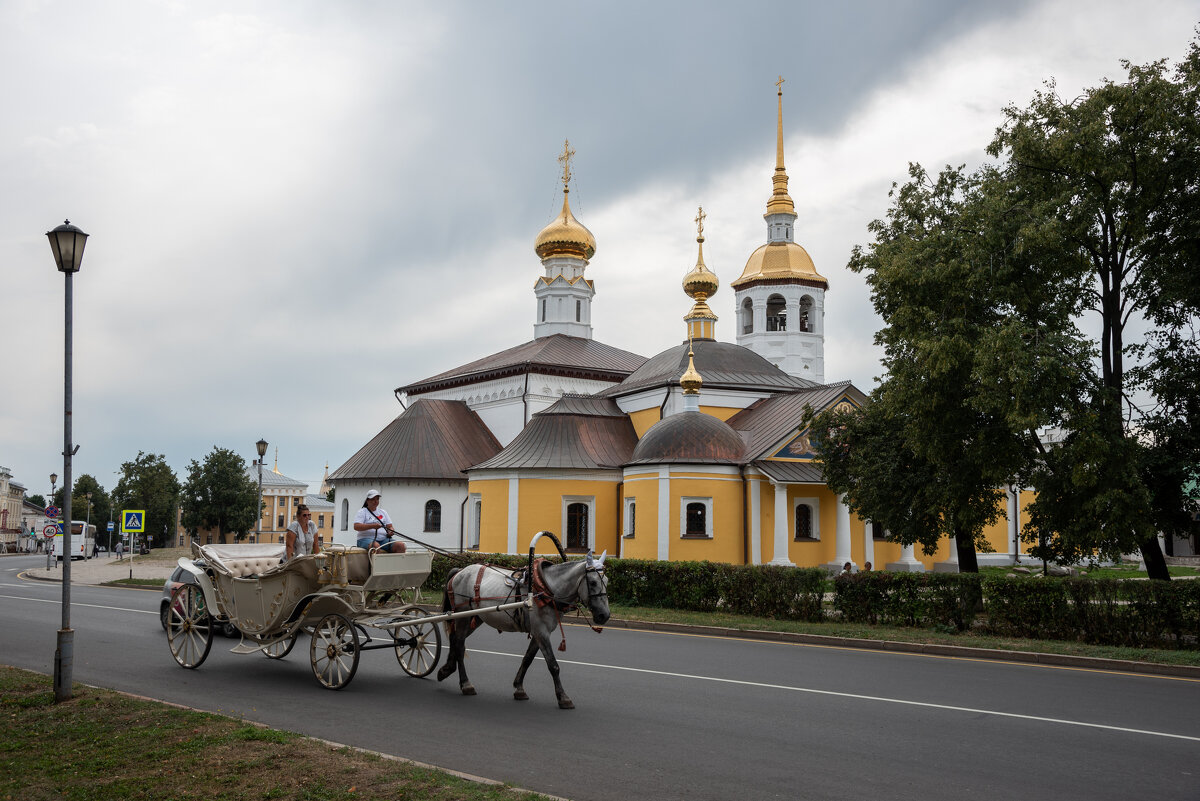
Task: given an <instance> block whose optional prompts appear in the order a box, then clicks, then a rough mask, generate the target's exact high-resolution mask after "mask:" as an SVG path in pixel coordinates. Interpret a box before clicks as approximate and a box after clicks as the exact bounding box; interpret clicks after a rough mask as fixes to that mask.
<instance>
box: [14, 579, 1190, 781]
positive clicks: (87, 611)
mask: <svg viewBox="0 0 1200 801" xmlns="http://www.w3.org/2000/svg"><path fill="white" fill-rule="evenodd" d="M43 558H44V557H43ZM24 561H25V560H24V559H23V558H21V559H16V558H8V559H4V560H0V662H3V663H6V664H12V665H17V666H20V667H26V668H30V669H33V670H38V671H41V672H45V673H50V672H52V668H53V657H54V647H55V631H56V630H57V628H58V625H59V620H60V615H61V611H60V607H59V603H58V599H59V598H60V597H61V587H60V586H59V585H57V584H49V583H43V582H27V581H21V580H19V579H18V578H17V573H16V571H15V568H17V567H19V565H18V564H17V562H24ZM34 561H35V562H36V558H35V559H34ZM158 598H159V596H158V594H157V593H155V592H139V591H132V590H119V589H107V588H99V587H84V586H75V587H73V588H72V613H71V620H72V626H73V628H75V630H76V634H75V668H74V678H75V680H76V681H80V682H85V683H89V684H96V685H100V686H105V687H111V688H114V689H118V690H124V691H128V692H133V693H137V694H141V695H146V696H151V697H155V698H161V699H164V700H168V701H173V702H176V703H181V704H186V705H188V706H193V707H197V708H201V709H206V710H211V711H216V712H222V713H225V714H230V715H235V716H243V717H245V718H248V719H252V720H256V721H261V722H263V723H267V724H269V725H272V726H275V727H279V728H283V729H289V730H293V731H300V732H304V733H306V734H311V735H314V736H318V737H323V738H326V739H330V740H334V741H337V742H342V743H347V744H351V745H356V746H361V747H365V748H370V749H374V750H378V751H383V752H387V753H392V754H396V755H398V756H403V757H407V758H410V759H415V760H418V761H421V762H426V763H430V764H435V765H440V766H443V767H446V768H451V769H454V770H460V771H465V772H468V773H472V774H477V775H481V776H487V777H489V778H493V779H498V780H501V781H507V782H511V783H513V784H515V785H518V786H521V787H526V788H529V789H534V790H539V791H542V792H545V793H550V794H553V795H558V796H562V797H566V798H571V799H579V800H580V801H583V800H585V799H598V800H599V799H604V800H606V801H609V800H615V799H621V801H624V800H625V799H629V798H653V799H675V798H679V799H683V798H686V799H735V798H736V799H770V798H788V799H798V798H813V799H842V798H845V799H861V798H864V797H867V798H870V797H880V798H894V799H961V798H987V799H1006V798H1013V799H1034V798H1046V799H1050V798H1054V799H1064V798H1087V799H1095V800H1098V799H1122V800H1124V799H1130V798H1155V799H1200V759H1197V757H1198V756H1200V681H1196V680H1194V679H1180V678H1167V677H1158V676H1147V675H1132V674H1121V673H1112V672H1101V671H1093V670H1081V669H1076V668H1056V667H1048V666H1034V665H1024V664H1013V663H1001V662H988V661H979V660H969V659H956V658H945V657H931V656H923V655H911V654H896V653H880V652H870V651H863V650H860V649H841V648H829V647H820V646H811V645H796V644H783V643H777V642H776V643H771V642H755V641H746V640H726V639H721V638H710V637H698V636H687V635H675V634H663V633H653V632H640V631H625V630H609V631H605V632H604V633H603V634H601V635H596V634H594V633H593V632H591V631H590V630H588V629H587V628H583V627H577V626H572V627H568V628H567V632H566V639H567V650H566V652H565V653H562V654H560V658H561V660H562V678H563V683H564V685H565V687H566V690H567V692H568V693H569V694H570V695H571V696H572V698H573V699H574V701H575V704H576V706H577V708H576V709H575V710H572V711H562V710H559V709H558V708H557V706H556V705H555V702H554V694H553V690H552V686H551V683H550V678H549V676H548V675H547V673H546V672H545V669H544V666H543V665H542V664H541V663H540V661H539V662H538V663H535V664H534V666H533V667H532V668H531V669H530V672H529V676H528V677H527V678H526V681H525V687H526V689H527V691H528V692H529V694H530V697H531V699H532V700H530V701H527V702H517V701H514V700H513V699H512V691H511V683H512V677H513V674H514V673H515V671H516V668H517V664H518V659H519V655H520V653H521V652H522V651H523V650H524V646H525V640H524V639H523V638H521V637H520V636H518V635H512V634H506V635H499V634H496V633H494V632H492V631H491V630H481V631H479V632H477V633H476V634H475V635H473V636H472V637H471V639H470V640H469V641H468V649H469V657H468V667H469V670H470V675H471V679H472V681H473V683H474V684H475V686H476V687H477V688H478V690H479V695H478V696H475V697H465V696H462V695H461V694H460V693H459V692H458V688H457V684H456V682H455V680H454V679H449V680H447V681H446V682H443V683H438V682H436V681H435V680H434V679H433V678H432V677H431V678H428V679H413V678H410V677H408V676H406V675H405V674H404V673H403V672H402V671H401V670H400V669H399V667H398V665H396V664H395V661H394V657H393V656H392V655H391V653H390V652H389V651H387V650H383V651H375V652H367V653H364V654H363V655H362V659H361V662H360V665H359V670H358V674H357V675H356V677H355V679H354V681H353V682H352V683H351V684H350V686H349V687H347V688H346V689H344V690H342V691H339V692H331V691H328V690H324V689H321V688H320V687H319V686H318V685H317V684H316V682H315V680H314V679H313V677H312V674H311V670H310V667H309V662H308V647H307V642H306V641H304V640H303V639H302V640H301V642H300V643H299V644H298V645H297V646H296V649H295V650H294V651H293V652H292V653H291V655H290V656H288V657H287V658H286V659H285V660H283V661H282V662H274V661H271V660H268V659H266V658H265V657H262V656H260V655H248V656H236V655H233V654H230V653H228V649H229V648H230V647H232V646H233V645H234V644H235V642H236V641H234V640H224V639H220V638H218V639H217V640H216V641H215V642H214V644H213V649H212V653H211V654H210V655H209V657H208V660H207V661H206V662H205V663H204V665H202V666H201V667H200V668H199V669H198V670H194V671H192V670H184V669H182V668H180V667H178V666H177V665H176V664H175V662H174V660H173V659H172V658H171V655H170V652H169V650H168V648H167V644H166V637H165V635H164V634H163V632H162V630H161V629H160V628H159V624H158V620H157V605H158Z"/></svg>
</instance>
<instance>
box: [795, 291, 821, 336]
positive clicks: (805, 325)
mask: <svg viewBox="0 0 1200 801" xmlns="http://www.w3.org/2000/svg"><path fill="white" fill-rule="evenodd" d="M812 307H813V299H812V298H810V297H809V296H808V295H805V296H804V297H802V298H800V320H799V321H798V322H797V323H796V326H797V327H796V330H797V331H816V330H817V329H816V326H815V325H813V323H814V322H815V321H814V320H813V319H812Z"/></svg>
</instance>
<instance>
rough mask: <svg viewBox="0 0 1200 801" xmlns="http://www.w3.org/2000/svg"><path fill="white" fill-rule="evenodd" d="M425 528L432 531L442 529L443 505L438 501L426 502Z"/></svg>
mask: <svg viewBox="0 0 1200 801" xmlns="http://www.w3.org/2000/svg"><path fill="white" fill-rule="evenodd" d="M425 530H426V531H430V532H434V531H441V530H442V505H441V504H440V503H438V502H437V501H426V502H425Z"/></svg>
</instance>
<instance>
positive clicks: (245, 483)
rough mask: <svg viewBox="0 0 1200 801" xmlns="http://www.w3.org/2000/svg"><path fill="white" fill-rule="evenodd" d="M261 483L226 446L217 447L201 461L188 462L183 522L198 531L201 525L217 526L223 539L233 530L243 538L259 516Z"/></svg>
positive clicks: (207, 526)
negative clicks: (259, 488)
mask: <svg viewBox="0 0 1200 801" xmlns="http://www.w3.org/2000/svg"><path fill="white" fill-rule="evenodd" d="M258 504H259V496H258V485H257V484H256V483H255V482H253V481H251V480H250V478H249V477H247V475H246V462H245V460H244V459H242V457H241V456H239V455H238V454H236V453H235V452H233V451H231V450H228V449H226V448H218V447H217V446H215V445H214V446H213V449H212V452H211V453H209V454H208V456H206V457H205V458H204V463H203V464H200V463H198V462H197V461H196V460H195V459H193V460H192V461H191V464H189V465H188V479H187V483H186V484H185V485H184V487H183V525H184V527H185V528H187V530H188V532H189V533H191V534H195V533H196V532H197V531H198V530H200V529H201V528H209V529H216V531H217V536H218V538H219V540H220V541H221V542H225V535H226V534H227V533H233V535H234V539H241V538H242V537H243V536H245V535H246V533H247V532H249V531H250V530H251V529H253V528H254V525H255V522H256V521H257V519H258Z"/></svg>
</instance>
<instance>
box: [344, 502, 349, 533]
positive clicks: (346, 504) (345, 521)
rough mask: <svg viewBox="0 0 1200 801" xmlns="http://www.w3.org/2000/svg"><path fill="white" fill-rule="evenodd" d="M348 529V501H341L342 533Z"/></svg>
mask: <svg viewBox="0 0 1200 801" xmlns="http://www.w3.org/2000/svg"><path fill="white" fill-rule="evenodd" d="M349 527H350V501H349V500H348V499H346V498H343V499H342V531H345V530H346V529H348V528H349Z"/></svg>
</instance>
